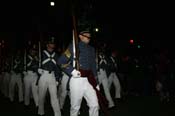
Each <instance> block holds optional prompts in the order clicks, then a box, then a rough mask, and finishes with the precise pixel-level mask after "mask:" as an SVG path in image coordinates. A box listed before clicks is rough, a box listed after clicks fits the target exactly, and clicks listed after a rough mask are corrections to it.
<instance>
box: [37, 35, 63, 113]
mask: <svg viewBox="0 0 175 116" xmlns="http://www.w3.org/2000/svg"><path fill="white" fill-rule="evenodd" d="M57 59H58V54H56V52H55V38H54V37H51V38H49V40H48V41H47V44H46V50H44V51H43V52H42V60H41V61H42V64H41V69H39V70H38V72H39V73H40V74H41V77H40V79H39V83H38V87H39V104H38V114H39V115H44V101H45V96H46V92H47V89H48V91H49V94H50V99H51V105H52V108H53V111H54V116H61V112H60V106H59V100H58V96H57V91H58V90H57V83H58V80H59V78H61V76H60V74H61V70H60V69H59V67H58V63H57Z"/></svg>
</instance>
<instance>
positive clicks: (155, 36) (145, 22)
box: [0, 0, 174, 49]
mask: <svg viewBox="0 0 175 116" xmlns="http://www.w3.org/2000/svg"><path fill="white" fill-rule="evenodd" d="M49 2H50V1H49V0H26V1H1V2H0V8H1V9H0V17H1V18H0V36H1V38H3V39H6V40H7V41H9V42H7V43H13V45H14V46H19V45H22V44H21V43H25V41H26V40H28V39H31V38H32V39H33V40H37V39H38V38H39V37H40V36H39V32H41V33H42V37H43V38H47V35H49V34H50V35H54V36H56V37H57V40H58V41H59V42H63V43H68V42H69V41H70V40H71V37H72V36H71V25H72V18H71V1H70V0H55V6H54V7H51V6H50V5H49ZM74 3H76V13H77V14H79V15H81V14H83V13H84V11H86V10H84V9H86V8H87V9H90V12H91V13H90V17H91V18H90V19H91V20H93V21H94V22H95V24H94V27H98V28H99V32H98V33H96V36H95V37H94V39H95V41H99V42H103V41H105V42H107V43H108V44H109V45H112V46H116V47H117V48H128V41H129V39H134V42H136V43H138V44H142V45H143V46H144V47H146V49H149V48H151V49H155V48H162V47H168V48H170V49H172V48H173V46H174V44H173V40H174V16H173V14H174V7H173V4H172V3H171V2H168V1H166V2H165V1H163V2H161V1H155V2H153V1H140V2H139V1H130V2H129V1H112V0H107V1H101V0H83V1H82V0H75V1H74ZM90 6H91V7H90ZM115 41H116V42H115Z"/></svg>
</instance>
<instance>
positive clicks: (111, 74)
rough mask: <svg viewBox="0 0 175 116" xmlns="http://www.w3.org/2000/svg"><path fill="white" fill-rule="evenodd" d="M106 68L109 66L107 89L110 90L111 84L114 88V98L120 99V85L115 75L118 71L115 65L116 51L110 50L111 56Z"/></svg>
mask: <svg viewBox="0 0 175 116" xmlns="http://www.w3.org/2000/svg"><path fill="white" fill-rule="evenodd" d="M108 66H109V77H108V81H109V88H111V85H112V83H113V84H114V87H115V98H116V99H120V98H121V85H120V81H119V78H118V75H117V71H118V64H117V51H116V50H112V51H111V55H110V57H109V60H108Z"/></svg>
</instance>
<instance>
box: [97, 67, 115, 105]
mask: <svg viewBox="0 0 175 116" xmlns="http://www.w3.org/2000/svg"><path fill="white" fill-rule="evenodd" d="M98 80H99V83H100V84H102V85H103V89H104V93H105V96H106V99H107V100H108V103H109V104H108V107H109V108H110V107H113V106H114V101H113V100H112V97H111V93H110V89H109V85H108V78H107V74H106V71H105V70H103V69H100V70H99V72H98Z"/></svg>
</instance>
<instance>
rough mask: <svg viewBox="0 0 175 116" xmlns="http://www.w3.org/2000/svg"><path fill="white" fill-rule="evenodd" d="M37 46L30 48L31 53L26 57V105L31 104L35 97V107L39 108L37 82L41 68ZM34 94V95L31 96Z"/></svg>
mask: <svg viewBox="0 0 175 116" xmlns="http://www.w3.org/2000/svg"><path fill="white" fill-rule="evenodd" d="M37 53H38V52H37V48H36V45H35V44H34V45H32V46H31V47H30V48H29V53H28V54H27V55H26V69H27V70H26V74H25V77H24V88H25V91H24V92H25V93H24V104H25V105H26V106H28V105H29V104H30V96H31V95H33V98H34V102H35V105H36V106H38V86H37V85H36V81H37V78H38V75H37V71H38V66H39V59H38V56H37V55H38V54H37ZM30 92H32V94H30Z"/></svg>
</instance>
